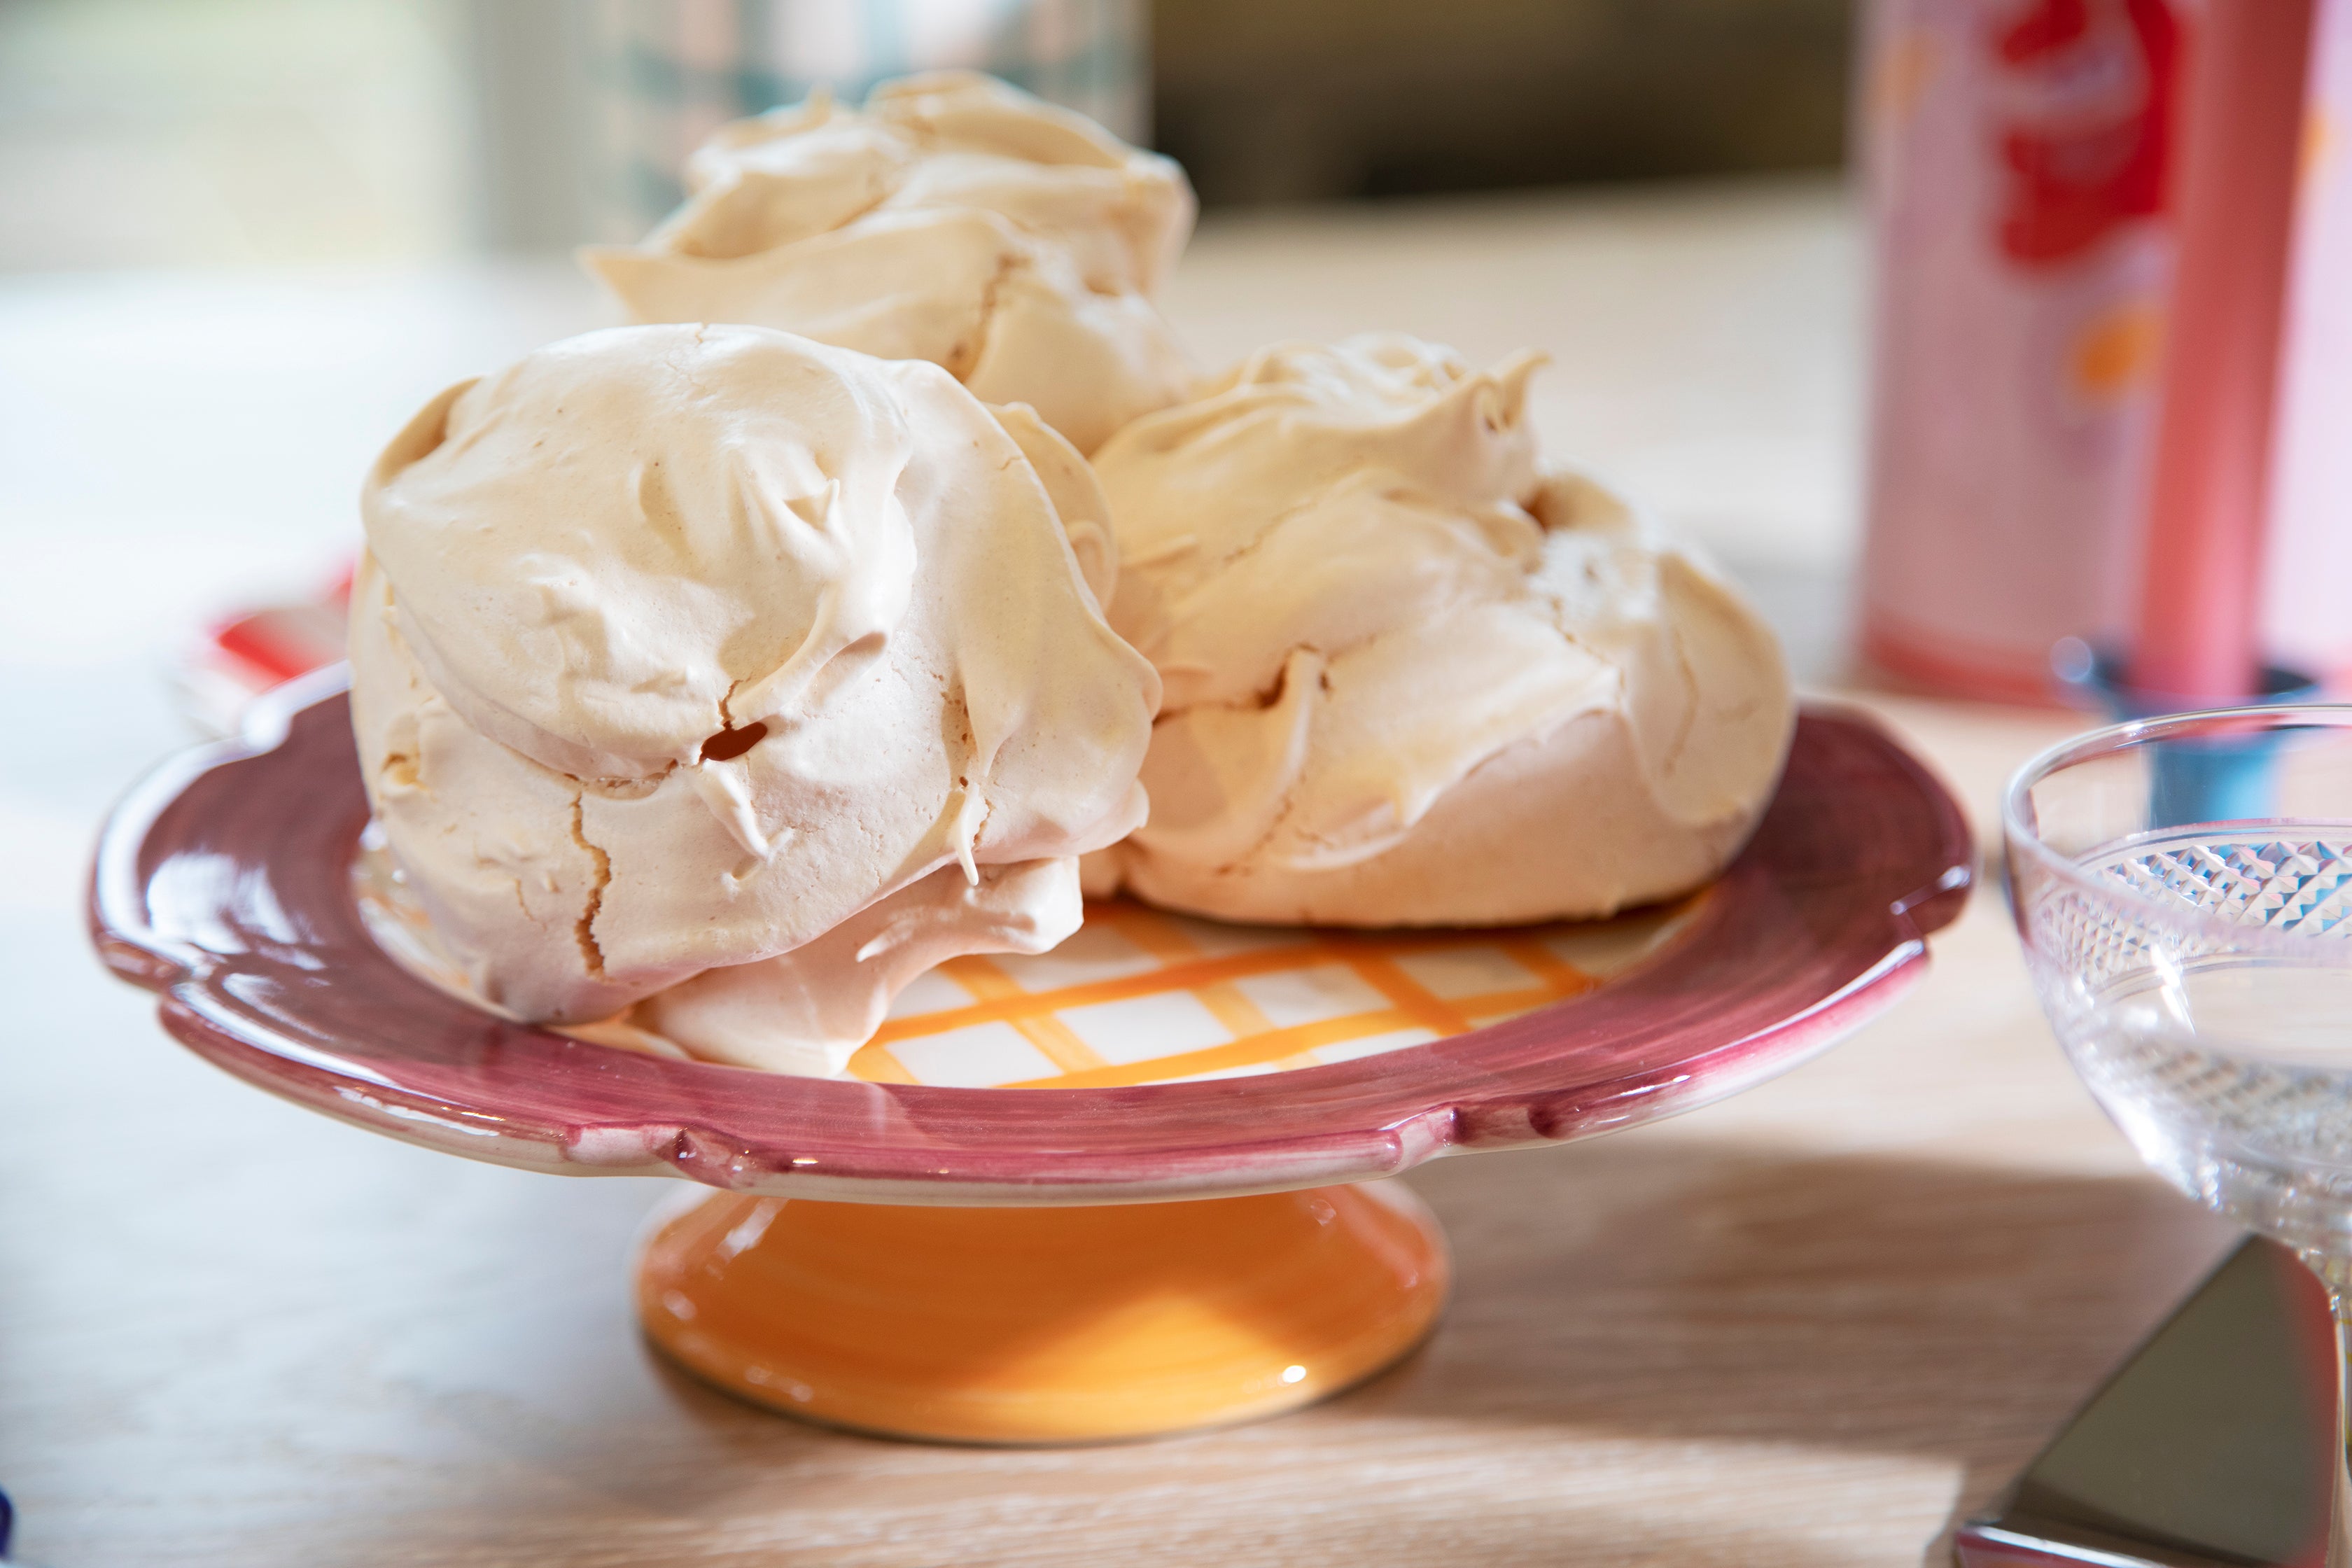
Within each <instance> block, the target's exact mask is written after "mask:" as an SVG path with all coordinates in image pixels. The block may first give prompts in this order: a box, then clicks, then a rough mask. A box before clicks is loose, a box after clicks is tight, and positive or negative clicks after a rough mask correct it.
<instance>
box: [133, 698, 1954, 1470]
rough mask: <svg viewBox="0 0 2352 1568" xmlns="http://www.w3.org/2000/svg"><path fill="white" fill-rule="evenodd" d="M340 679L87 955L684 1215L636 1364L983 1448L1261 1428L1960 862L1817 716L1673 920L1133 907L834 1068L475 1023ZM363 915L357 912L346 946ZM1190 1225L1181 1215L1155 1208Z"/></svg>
mask: <svg viewBox="0 0 2352 1568" xmlns="http://www.w3.org/2000/svg"><path fill="white" fill-rule="evenodd" d="M366 823H367V804H366V800H365V798H364V796H363V795H362V791H361V785H360V777H359V771H358V765H357V763H356V760H355V758H354V755H353V752H352V739H351V728H350V718H349V714H348V711H347V708H346V704H345V700H344V697H343V694H342V690H341V672H340V671H339V670H329V671H322V672H320V674H319V675H316V676H312V677H308V678H305V679H302V680H299V681H296V682H294V683H292V684H290V685H289V686H288V687H286V688H284V689H281V690H280V691H279V692H278V694H277V695H276V696H274V697H273V698H272V699H270V700H268V701H266V702H265V703H263V704H262V705H261V706H260V707H259V708H258V709H257V711H256V713H255V715H254V717H253V720H252V721H251V723H250V724H249V725H248V728H247V733H246V735H245V736H244V738H243V739H242V740H240V741H236V742H226V743H223V744H221V745H217V746H212V747H208V748H205V749H203V750H200V751H197V752H192V753H189V754H187V755H185V756H184V757H181V758H179V759H177V760H174V761H173V762H171V763H167V764H166V765H164V766H163V768H162V769H160V770H159V771H158V772H157V773H154V774H152V776H150V777H149V778H148V779H147V780H146V781H145V782H144V783H142V784H141V785H139V787H138V788H137V789H135V790H134V791H133V792H132V793H131V795H130V796H129V798H128V799H126V800H125V801H124V802H123V803H122V804H121V805H120V806H119V807H118V808H117V809H116V811H115V814H114V816H113V818H112V820H111V821H110V824H109V826H108V827H107V830H106V834H105V837H104V838H103V840H102V841H101V843H100V848H99V856H98V864H97V868H96V872H95V875H94V881H93V887H92V890H91V922H92V927H93V931H94V933H95V937H96V941H97V943H98V947H99V950H100V952H101V953H102V954H103V955H104V957H105V959H106V961H107V963H109V964H110V965H111V966H112V968H113V969H114V971H115V972H116V973H118V974H120V975H121V976H122V977H123V978H125V979H127V980H130V981H131V982H133V983H135V984H140V985H142V986H145V987H147V988H148V989H150V990H152V991H154V992H156V993H158V994H160V995H161V997H162V1005H161V1013H162V1017H163V1026H164V1027H165V1028H167V1029H168V1030H170V1031H171V1033H172V1034H173V1036H174V1037H177V1038H178V1039H179V1040H180V1041H181V1042H182V1043H183V1044H184V1045H186V1046H187V1047H190V1048H191V1049H193V1050H194V1051H195V1052H197V1053H198V1054H199V1055H201V1056H203V1057H204V1058H206V1059H207V1060H209V1061H212V1062H213V1063H215V1065H217V1066H219V1067H221V1068H226V1070H228V1071H229V1072H231V1073H234V1074H236V1076H237V1077H239V1078H242V1079H247V1081H249V1082H251V1083H254V1084H256V1085H258V1086H259V1087H261V1088H263V1089H268V1090H270V1091H271V1092H273V1093H276V1094H278V1095H282V1096H284V1097H285V1098H287V1099H289V1100H294V1101H295V1102H297V1103H298V1104H301V1105H304V1106H307V1107H309V1108H310V1109H311V1110H319V1111H323V1112H325V1113H327V1114H329V1115H331V1116H335V1117H339V1118H341V1120H343V1121H350V1122H352V1123H355V1124H356V1125H358V1126H361V1127H364V1128H366V1129H368V1130H370V1131H375V1132H382V1133H385V1134H388V1135H389V1136H392V1137H394V1138H400V1139H404V1140H406V1141H407V1142H412V1143H420V1144H423V1145H425V1147H427V1148H431V1149H438V1150H441V1151H444V1152H448V1153H453V1154H464V1155H467V1156H469V1157H471V1158H474V1159H478V1160H489V1161H494V1162H497V1163H502V1164H509V1165H517V1166H521V1167H524V1168H526V1169H530V1170H537V1171H546V1172H552V1173H562V1174H568V1175H669V1176H683V1177H686V1178H688V1179H689V1180H691V1181H694V1182H698V1183H700V1184H704V1185H705V1186H707V1187H710V1188H714V1189H717V1191H716V1192H715V1194H712V1195H709V1196H708V1197H706V1198H705V1199H704V1200H703V1201H701V1202H700V1203H699V1204H698V1205H695V1206H693V1207H692V1208H690V1209H688V1211H686V1212H684V1213H683V1214H678V1215H673V1216H672V1217H669V1218H667V1220H664V1221H661V1222H659V1223H657V1224H656V1226H654V1228H653V1229H652V1230H651V1231H650V1232H649V1234H648V1237H647V1239H646V1244H645V1246H644V1247H643V1250H642V1253H641V1255H640V1257H639V1259H638V1261H637V1264H636V1270H637V1273H636V1280H637V1301H638V1308H639V1311H640V1313H641V1316H642V1318H643V1321H644V1323H645V1327H646V1331H647V1333H648V1334H649V1335H650V1336H651V1338H652V1339H653V1341H654V1342H655V1343H656V1345H658V1346H659V1347H660V1348H661V1349H662V1350H663V1351H665V1352H667V1353H668V1354H669V1355H671V1356H672V1357H674V1358H676V1359H677V1361H679V1362H680V1363H684V1364H685V1365H686V1366H687V1367H688V1368H689V1369H690V1370H692V1371H693V1372H694V1373H697V1374H698V1375H699V1376H701V1377H703V1378H705V1379H707V1380H709V1382H712V1383H714V1384H719V1386H721V1387H724V1388H727V1389H730V1390H731V1391H733V1392H734V1393H736V1394H741V1395H743V1396H745V1397H747V1398H750V1399H752V1400H755V1401H758V1402H760V1403H761V1404H764V1405H771V1406H773V1407H775V1408H777V1409H780V1410H784V1411H789V1412H792V1413H793V1414H796V1415H805V1416H808V1417H810V1418H812V1419H814V1420H819V1421H824V1422H830V1423H835V1424H837V1425H841V1426H850V1427H856V1428H862V1429H866V1430H870V1431H878V1432H885V1433H890V1434H895V1435H898V1436H919V1437H930V1438H944V1439H954V1440H963V1441H980V1442H1031V1443H1044V1442H1069V1441H1084V1440H1094V1439H1103V1438H1112V1437H1129V1436H1143V1435H1147V1434H1151V1433H1158V1432H1168V1431H1174V1430H1179V1429H1181V1428H1185V1427H1191V1426H1205V1425H1211V1424H1216V1423H1223V1422H1231V1421H1235V1420H1242V1419H1246V1418H1250V1417H1254V1416H1259V1415H1269V1414H1272V1413H1274V1412H1276V1411H1280V1410H1285V1409H1288V1408H1291V1407H1293V1406H1295V1405H1302V1404H1305V1403H1307V1401H1310V1400H1313V1399H1315V1398H1318V1397H1319V1396H1321V1395H1324V1394H1329V1393H1332V1392H1334V1391H1335V1390H1338V1389H1339V1388H1343V1387H1345V1386H1347V1385H1348V1384H1352V1383H1355V1382H1358V1381H1360V1380H1361V1379H1362V1378H1364V1377H1367V1376H1369V1375H1370V1374H1371V1373H1374V1372H1376V1371H1378V1370H1380V1369H1381V1367H1384V1366H1386V1365H1388V1364H1389V1363H1391V1362H1393V1361H1395V1360H1396V1359H1398V1358H1399V1357H1400V1356H1402V1355H1403V1354H1405V1353H1406V1352H1408V1351H1410V1350H1411V1349H1412V1347H1413V1346H1414V1345H1416V1344H1417V1343H1418V1342H1420V1341H1421V1340H1422V1339H1423V1337H1424V1336H1425V1335H1426V1333H1427V1332H1428V1331H1429V1329H1430V1327H1431V1325H1432V1324H1433V1322H1434V1321H1435V1319H1436V1316H1437V1313H1438V1311H1439V1310H1440V1308H1441V1306H1442V1305H1443V1303H1444V1298H1445V1294H1446V1289H1447V1280H1448V1264H1447V1259H1446V1252H1445V1246H1444V1239H1443V1237H1442V1236H1441V1234H1440V1233H1439V1231H1438V1229H1437V1227H1436V1225H1435V1224H1434V1222H1433V1220H1432V1218H1431V1216H1430V1215H1429V1214H1428V1213H1427V1211H1426V1210H1424V1209H1423V1208H1422V1207H1421V1205H1419V1204H1418V1203H1417V1202H1416V1201H1414V1200H1413V1199H1412V1196H1411V1194H1408V1193H1406V1192H1405V1191H1404V1190H1403V1189H1402V1187H1400V1186H1398V1185H1397V1184H1370V1185H1366V1184H1367V1183H1373V1182H1374V1179H1375V1178H1379V1177H1382V1176H1389V1175H1393V1174H1395V1173H1398V1172H1401V1171H1403V1170H1406V1169H1408V1168H1409V1167H1411V1166H1412V1165H1415V1164H1417V1163H1420V1162H1422V1161H1423V1160H1427V1159H1430V1158H1433V1157H1434V1156H1436V1155H1439V1154H1447V1153H1456V1152H1469V1151H1476V1150H1484V1149H1500V1148H1507V1147H1511V1146H1513V1145H1521V1144H1528V1143H1537V1142H1559V1141H1562V1140H1566V1139H1571V1138H1582V1137H1589V1136H1591V1135H1592V1134H1594V1133H1598V1132H1604V1131H1611V1130H1613V1129H1616V1128H1621V1127H1628V1126H1632V1125H1634V1124H1636V1123H1639V1122H1643V1121H1653V1120H1654V1119H1656V1118H1658V1117H1662V1116H1666V1115H1670V1114H1673V1113H1675V1112H1676V1111H1681V1110H1689V1109H1691V1108H1692V1107H1694V1106H1697V1105H1702V1104H1705V1103H1706V1102H1708V1101H1710V1100H1719V1099H1721V1098H1723V1097H1724V1096H1726V1095H1728V1094H1732V1093H1736V1092H1737V1091H1738V1090H1740V1089H1745V1088H1747V1087H1748V1086H1749V1085H1751V1084H1754V1083H1757V1082H1759V1080H1761V1079H1765V1078H1768V1077H1769V1076H1770V1075H1772V1074H1774V1073H1777V1072H1780V1071H1781V1070H1782V1069H1784V1068H1789V1067H1790V1066H1792V1065H1793V1064H1795V1063H1797V1062H1799V1061H1801V1060H1802V1059H1804V1058H1807V1057H1809V1056H1811V1055H1812V1054H1813V1053H1815V1052H1818V1051H1820V1050H1822V1049H1823V1048H1825V1047H1828V1046H1829V1045H1831V1044H1832V1042H1834V1041H1835V1040H1837V1039H1838V1038H1839V1037H1842V1036H1843V1035H1845V1034H1847V1033H1848V1032H1850V1031H1851V1030H1853V1029H1854V1028H1856V1027H1857V1026H1860V1025H1862V1024H1863V1023H1864V1022H1865V1021H1866V1020H1868V1019H1869V1018H1871V1017H1873V1016H1875V1015H1876V1014H1877V1013H1879V1012H1880V1011H1881V1010H1883V1009H1884V1008H1885V1007H1886V1006H1888V1005H1891V1004H1892V1003H1893V1002H1894V1001H1895V999H1896V998H1898V997H1899V996H1901V995H1902V994H1904V993H1905V992H1906V990H1908V989H1909V987H1910V986H1911V984H1913V983H1915V982H1916V980H1917V979H1918V978H1919V977H1920V976H1921V975H1922V973H1924V971H1925V966H1926V960H1927V949H1926V944H1925V942H1924V940H1923V939H1924V938H1925V936H1926V935H1927V933H1928V932H1930V931H1935V930H1937V929H1938V928H1939V927H1941V926H1943V925H1944V924H1945V923H1947V922H1948V921H1950V920H1951V919H1952V918H1953V916H1954V915H1955V914H1957V913H1958V909H1959V906H1960V904H1961V902H1962V900H1964V899H1965V897H1966V895H1967V889H1968V885H1969V868H1970V865H1971V854H1970V849H1969V836H1968V831H1967V828H1966V826H1965V825H1964V823H1963V821H1962V819H1961V816H1960V814H1959V812H1958V810H1957V809H1956V808H1955V806H1954V805H1953V804H1952V802H1951V800H1950V799H1949V798H1948V796H1947V795H1945V793H1944V791H1943V790H1942V789H1941V788H1940V787H1939V786H1938V785H1937V784H1936V783H1935V782H1934V780H1933V779H1932V778H1931V777H1930V776H1929V775H1928V774H1927V772H1926V771H1925V770H1924V769H1923V768H1922V767H1921V766H1920V765H1919V764H1918V763H1916V762H1914V761H1913V760H1912V759H1911V758H1910V757H1908V756H1906V754H1905V753H1904V752H1902V751H1901V750H1900V749H1899V748H1898V747H1897V746H1896V745H1895V743H1894V742H1892V741H1890V740H1889V739H1888V738H1887V737H1886V736H1885V734H1884V733H1882V732H1881V731H1879V730H1877V729H1876V728H1875V727H1874V726H1873V725H1871V724H1870V723H1869V722H1868V721H1864V720H1863V719H1860V718H1858V717H1853V716H1849V715H1845V714H1840V713H1835V712H1823V711H1808V712H1807V713H1806V714H1805V715H1804V716H1803V718H1802V719H1801V721H1800V723H1799V725H1798V729H1797V737H1796V744H1795V749H1794V751H1793V752H1792V753H1791V755H1790V761H1789V767H1788V771H1787V774H1786V776H1785V778H1784V779H1783V781H1782V783H1781V785H1780V792H1779V794H1778V795H1777V796H1776V797H1775V799H1774V801H1773V803H1772V805H1771V808H1770V810H1769V813H1768V814H1767V815H1766V816H1765V819H1764V822H1763V826H1761V828H1760V829H1759V831H1758V833H1757V835H1756V837H1755V838H1754V840H1753V841H1752V842H1751V843H1750V844H1749V845H1748V848H1747V850H1746V851H1745V852H1744V853H1743V854H1742V855H1741V856H1740V858H1739V859H1738V861H1737V862H1736V863H1735V864H1734V865H1733V866H1732V868H1730V870H1729V871H1728V872H1727V873H1726V874H1725V875H1724V877H1723V878H1722V879H1720V880H1718V881H1717V883H1716V884H1715V885H1714V886H1713V887H1711V888H1710V889H1707V890H1706V891H1705V892H1704V893H1702V894H1700V895H1698V896H1697V897H1696V898H1694V899H1691V900H1685V901H1684V902H1683V903H1682V904H1680V905H1678V906H1675V907H1674V908H1673V909H1670V910H1662V911H1653V912H1651V913H1648V914H1646V915H1643V916H1639V917H1635V918H1631V919H1628V920H1622V921H1611V922H1604V923H1601V924H1597V925H1585V926H1570V925H1563V926H1554V927H1539V928H1528V929H1525V930H1519V931H1420V932H1397V933H1377V934H1375V933H1334V932H1328V931H1265V930H1255V931H1254V930H1249V929H1245V928H1236V927H1226V926H1220V925H1216V924H1214V923H1213V922H1209V921H1185V920H1180V919H1176V918H1173V917H1170V916H1166V915H1162V914H1158V913H1155V912H1154V911H1150V910H1143V909H1140V908H1138V907H1135V906H1130V905H1124V904H1110V905H1105V906H1099V907H1097V908H1095V909H1093V910H1089V913H1088V920H1087V928H1086V929H1085V930H1084V931H1081V932H1080V933H1079V934H1078V936H1076V937H1074V938H1073V939H1071V942H1068V943H1066V944H1065V945H1064V947H1063V948H1062V949H1059V950H1057V951H1056V952H1054V953H1050V954H1046V955H1044V956H1043V957H1040V958H1034V959H960V960H957V961H956V962H955V963H951V964H950V965H947V966H944V967H943V968H942V969H940V970H939V971H936V972H934V973H933V974H932V975H930V976H927V977H926V978H925V979H924V980H923V981H921V982H919V983H918V984H917V986H916V987H914V988H913V989H911V990H910V991H909V992H908V994H907V995H906V996H905V997H903V998H901V1001H900V1005H898V1008H897V1009H896V1010H894V1013H893V1015H892V1016H891V1018H890V1020H889V1022H888V1023H887V1025H886V1026H885V1027H884V1030H883V1032H882V1034H881V1036H880V1037H877V1041H876V1042H875V1043H874V1044H872V1045H869V1046H868V1047H866V1049H865V1050H863V1051H861V1052H860V1053H859V1055H858V1057H857V1058H856V1061H854V1062H853V1063H852V1068H851V1071H852V1075H853V1076H852V1077H850V1078H848V1079H805V1078H788V1077H782V1076H776V1075H771V1074H764V1073H759V1072H752V1071H748V1070H744V1069H741V1068H727V1067H717V1066H711V1065H708V1064H704V1063H698V1062H691V1061H684V1060H677V1059H672V1058H665V1057H660V1056H655V1055H648V1054H644V1053H639V1052H634V1051H629V1050H624V1049H619V1048H615V1047H610V1046H604V1045H595V1044H590V1043H587V1042H584V1041H582V1040H578V1039H572V1038H568V1037H563V1036H561V1035H557V1034H552V1033H549V1032H547V1031H545V1030H541V1029H538V1028H534V1027H530V1026H523V1025H518V1024H512V1023H508V1022H505V1021H502V1020H500V1019H499V1018H496V1017H492V1016H488V1015H486V1014H484V1013H482V1012H480V1011H478V1010H476V1009H474V1008H471V1007H469V1006H467V1005H466V1004H465V1003H463V1002H462V1001H459V1000H457V999H456V998H454V997H452V996H450V995H448V994H445V993H444V992H443V991H442V990H440V989H437V988H436V987H435V986H434V985H433V984H429V983H427V982H426V981H425V980H423V979H420V978H418V977H416V975H415V973H412V971H411V969H409V968H407V967H404V966H403V964H401V963H396V962H395V961H394V959H393V958H392V957H390V956H389V955H388V954H387V952H386V951H385V948H384V946H383V945H381V944H380V943H379V942H378V941H377V940H376V939H375V938H374V937H373V936H371V934H370V924H369V921H368V920H367V919H365V918H363V911H362V902H363V901H364V898H365V895H364V882H365V879H364V878H358V877H355V876H354V872H353V868H354V865H355V857H357V856H358V855H359V854H360V843H361V839H362V831H363V829H364V828H365V826H366ZM379 923H380V922H379ZM1171 1200H1183V1201H1171Z"/></svg>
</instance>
